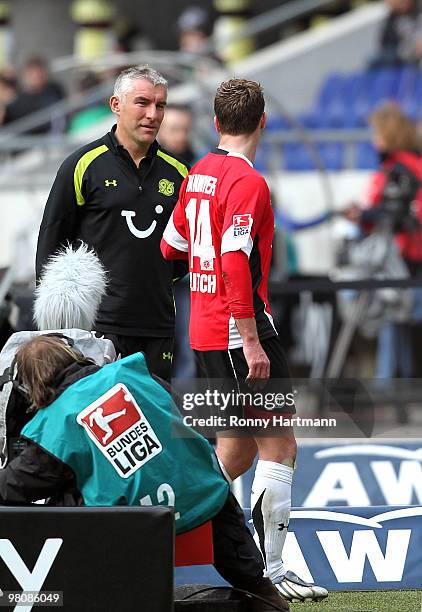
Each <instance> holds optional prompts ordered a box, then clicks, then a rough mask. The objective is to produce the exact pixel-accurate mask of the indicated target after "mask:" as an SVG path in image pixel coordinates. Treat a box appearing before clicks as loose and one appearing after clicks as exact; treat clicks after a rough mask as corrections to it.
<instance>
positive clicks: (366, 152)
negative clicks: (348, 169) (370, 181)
mask: <svg viewBox="0 0 422 612" xmlns="http://www.w3.org/2000/svg"><path fill="white" fill-rule="evenodd" d="M378 167H379V157H378V153H377V152H376V151H375V149H374V147H373V146H372V144H371V143H370V142H358V143H356V149H355V168H356V169H357V170H376V169H377V168H378Z"/></svg>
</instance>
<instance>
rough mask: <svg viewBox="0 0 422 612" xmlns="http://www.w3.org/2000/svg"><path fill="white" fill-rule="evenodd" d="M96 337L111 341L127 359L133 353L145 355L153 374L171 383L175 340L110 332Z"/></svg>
mask: <svg viewBox="0 0 422 612" xmlns="http://www.w3.org/2000/svg"><path fill="white" fill-rule="evenodd" d="M96 335H98V336H99V337H102V338H107V339H108V340H111V341H112V343H113V344H114V348H115V349H116V353H117V355H119V354H120V356H121V357H127V356H128V355H133V353H138V352H141V353H144V355H145V359H146V361H147V365H148V369H149V371H150V373H151V374H155V375H156V376H159V377H160V378H162V379H163V380H167V381H168V382H170V379H171V374H172V362H173V351H174V338H153V337H149V336H144V337H139V336H122V335H121V334H110V333H108V332H96Z"/></svg>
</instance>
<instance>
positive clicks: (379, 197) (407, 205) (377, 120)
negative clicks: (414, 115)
mask: <svg viewBox="0 0 422 612" xmlns="http://www.w3.org/2000/svg"><path fill="white" fill-rule="evenodd" d="M369 122H370V125H371V127H372V139H373V144H374V147H375V148H376V150H377V151H378V153H379V157H380V169H379V170H378V171H377V172H376V173H375V174H374V175H373V177H372V179H371V182H370V185H369V189H368V193H367V204H368V206H367V207H366V208H363V207H361V206H359V205H357V204H356V203H353V204H351V205H350V206H349V207H348V208H347V210H346V211H345V216H346V218H348V219H349V220H350V221H354V222H356V223H359V225H360V226H361V229H362V231H363V233H364V234H370V233H373V232H378V233H381V234H384V236H385V239H386V240H389V239H392V238H394V240H395V243H396V245H397V247H398V251H399V253H400V255H401V258H402V260H403V262H404V263H405V265H406V267H407V269H408V272H409V275H410V276H412V277H415V276H419V275H421V276H422V157H421V155H420V152H419V143H418V137H417V131H416V126H415V125H414V124H413V123H412V121H411V120H410V119H409V118H408V117H406V115H404V114H403V113H402V112H401V110H400V108H399V107H398V106H397V105H395V104H393V103H386V104H384V105H383V106H381V107H380V108H379V109H378V110H376V111H375V112H374V113H373V114H372V115H371V117H370V120H369ZM368 263H369V262H368ZM419 295H420V290H419V289H417V290H415V291H413V298H414V299H413V306H412V311H413V312H412V313H411V315H410V320H417V319H420V318H421V317H420V313H418V312H417V310H420V309H419V308H418V298H419ZM396 374H400V375H401V376H402V377H403V378H409V377H411V376H412V350H411V336H410V330H409V327H408V325H407V324H398V323H392V322H386V323H384V324H383V326H382V328H381V330H380V333H379V337H378V352H377V364H376V376H377V377H378V378H393V377H394V376H395V375H396Z"/></svg>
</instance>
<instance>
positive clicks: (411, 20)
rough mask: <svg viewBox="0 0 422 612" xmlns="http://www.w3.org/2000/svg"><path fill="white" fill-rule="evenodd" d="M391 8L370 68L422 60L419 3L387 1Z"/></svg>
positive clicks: (421, 16) (421, 20)
mask: <svg viewBox="0 0 422 612" xmlns="http://www.w3.org/2000/svg"><path fill="white" fill-rule="evenodd" d="M385 4H386V5H387V7H388V9H389V13H388V16H387V18H386V20H385V21H384V23H383V26H382V29H381V33H380V39H379V49H378V52H377V54H376V56H375V57H374V58H373V59H372V61H371V63H370V66H371V67H372V68H379V67H382V66H394V65H398V64H408V63H415V62H418V61H419V60H420V59H422V15H421V11H420V6H419V3H418V2H417V0H385Z"/></svg>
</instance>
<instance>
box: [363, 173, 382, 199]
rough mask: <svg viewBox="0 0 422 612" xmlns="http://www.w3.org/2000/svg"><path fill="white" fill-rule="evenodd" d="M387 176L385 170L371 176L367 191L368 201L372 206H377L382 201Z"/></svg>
mask: <svg viewBox="0 0 422 612" xmlns="http://www.w3.org/2000/svg"><path fill="white" fill-rule="evenodd" d="M385 181H386V176H385V173H384V172H375V174H373V175H372V176H371V178H370V181H369V185H368V190H367V193H366V201H367V202H368V204H369V205H370V206H376V205H377V204H379V203H380V200H381V198H382V194H383V193H384V188H385Z"/></svg>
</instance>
